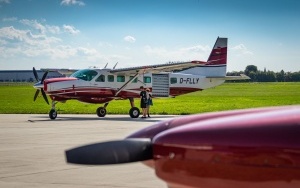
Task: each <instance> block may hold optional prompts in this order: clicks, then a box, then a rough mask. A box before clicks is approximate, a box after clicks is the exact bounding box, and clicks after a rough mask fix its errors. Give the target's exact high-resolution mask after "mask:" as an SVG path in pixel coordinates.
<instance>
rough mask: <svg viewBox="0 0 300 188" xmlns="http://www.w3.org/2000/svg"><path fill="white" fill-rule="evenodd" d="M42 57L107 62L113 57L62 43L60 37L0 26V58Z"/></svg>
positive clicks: (94, 50)
mask: <svg viewBox="0 0 300 188" xmlns="http://www.w3.org/2000/svg"><path fill="white" fill-rule="evenodd" d="M21 57H27V58H43V59H50V60H59V61H60V60H71V59H72V58H74V60H75V59H76V60H77V61H82V62H86V61H89V62H99V61H100V62H101V61H103V62H108V61H110V59H113V58H114V57H109V56H105V55H102V54H101V53H100V52H99V51H98V50H97V49H94V48H90V47H89V48H86V47H81V46H75V47H74V46H72V45H67V44H64V41H63V40H62V39H60V38H57V37H53V36H47V35H46V34H33V33H32V32H31V31H30V30H19V29H16V28H14V27H13V26H10V27H3V28H0V58H3V59H4V58H8V59H9V58H11V59H16V58H21Z"/></svg>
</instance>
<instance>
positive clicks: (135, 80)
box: [129, 76, 137, 83]
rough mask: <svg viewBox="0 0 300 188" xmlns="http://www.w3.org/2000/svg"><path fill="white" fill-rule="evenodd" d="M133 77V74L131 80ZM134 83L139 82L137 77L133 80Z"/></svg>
mask: <svg viewBox="0 0 300 188" xmlns="http://www.w3.org/2000/svg"><path fill="white" fill-rule="evenodd" d="M132 78H133V76H130V78H129V79H130V80H131V79H132ZM132 83H137V78H135V79H134V80H133V81H132Z"/></svg>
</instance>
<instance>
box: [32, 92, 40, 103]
mask: <svg viewBox="0 0 300 188" xmlns="http://www.w3.org/2000/svg"><path fill="white" fill-rule="evenodd" d="M39 93H40V90H39V89H37V90H36V92H35V94H34V98H33V101H35V100H36V98H37V96H38V95H39Z"/></svg>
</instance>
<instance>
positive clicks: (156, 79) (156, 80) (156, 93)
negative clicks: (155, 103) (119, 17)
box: [152, 74, 170, 97]
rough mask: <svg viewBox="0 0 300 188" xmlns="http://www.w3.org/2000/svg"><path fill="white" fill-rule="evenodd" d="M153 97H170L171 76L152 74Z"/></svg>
mask: <svg viewBox="0 0 300 188" xmlns="http://www.w3.org/2000/svg"><path fill="white" fill-rule="evenodd" d="M152 80H153V81H152V95H153V97H169V91H170V88H169V85H170V82H169V74H152Z"/></svg>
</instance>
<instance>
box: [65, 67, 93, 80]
mask: <svg viewBox="0 0 300 188" xmlns="http://www.w3.org/2000/svg"><path fill="white" fill-rule="evenodd" d="M97 74H98V73H97V71H94V70H90V69H83V70H79V71H77V72H74V73H73V74H72V75H71V76H70V77H74V78H78V79H81V80H85V81H91V80H92V79H93V78H94V77H95V76H96V75H97Z"/></svg>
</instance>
